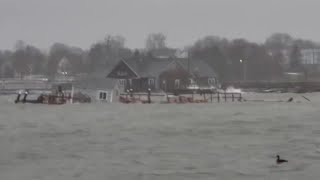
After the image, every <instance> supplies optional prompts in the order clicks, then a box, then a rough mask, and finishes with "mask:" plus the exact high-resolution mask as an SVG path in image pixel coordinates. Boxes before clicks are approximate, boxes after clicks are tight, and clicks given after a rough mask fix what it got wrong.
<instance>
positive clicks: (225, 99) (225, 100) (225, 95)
mask: <svg viewBox="0 0 320 180" xmlns="http://www.w3.org/2000/svg"><path fill="white" fill-rule="evenodd" d="M224 102H227V93H226V92H224Z"/></svg>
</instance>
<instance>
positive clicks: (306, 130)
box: [0, 94, 320, 180]
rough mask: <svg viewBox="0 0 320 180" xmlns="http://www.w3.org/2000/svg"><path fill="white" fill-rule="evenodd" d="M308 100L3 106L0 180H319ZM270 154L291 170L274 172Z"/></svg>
mask: <svg viewBox="0 0 320 180" xmlns="http://www.w3.org/2000/svg"><path fill="white" fill-rule="evenodd" d="M289 96H290V95H281V96H279V95H267V96H263V97H261V96H260V97H259V96H258V95H252V96H251V98H265V97H268V98H271V99H272V98H273V99H277V98H280V97H281V98H282V99H286V98H287V97H289ZM296 96H298V95H296ZM308 97H309V98H311V99H312V100H314V99H315V101H312V102H307V101H304V100H303V99H302V98H300V97H299V99H297V98H296V99H297V100H296V102H295V103H275V102H265V103H262V102H246V103H221V104H187V105H164V104H163V105H161V104H154V105H123V104H91V105H63V106H46V105H45V106H42V105H23V104H19V105H14V104H12V103H11V102H8V101H7V99H6V98H4V97H1V102H0V104H1V105H0V179H1V180H2V179H3V180H72V179H77V180H78V179H80V180H88V179H92V180H106V179H108V180H109V179H110V180H111V179H112V180H113V179H121V180H125V179H130V180H134V179H137V180H140V179H142V180H149V179H152V180H157V179H159V180H166V179H174V180H180V179H181V180H188V179H190V180H191V179H192V180H195V179H197V180H198V179H199V180H203V179H210V180H212V179H219V180H220V179H245V180H248V179H255V180H256V179H275V180H280V179H290V180H291V179H297V180H301V179H309V180H310V179H319V177H320V171H319V169H320V116H319V115H320V112H319V108H320V95H319V94H311V95H308ZM277 154H279V155H280V156H282V157H283V158H286V159H288V160H289V163H288V164H285V165H281V166H278V165H276V164H275V155H277Z"/></svg>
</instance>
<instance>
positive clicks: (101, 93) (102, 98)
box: [99, 91, 108, 101]
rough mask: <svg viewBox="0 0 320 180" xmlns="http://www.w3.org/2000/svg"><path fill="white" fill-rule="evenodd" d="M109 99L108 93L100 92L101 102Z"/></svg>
mask: <svg viewBox="0 0 320 180" xmlns="http://www.w3.org/2000/svg"><path fill="white" fill-rule="evenodd" d="M107 98H108V92H107V91H100V92H99V100H104V101H105V100H107Z"/></svg>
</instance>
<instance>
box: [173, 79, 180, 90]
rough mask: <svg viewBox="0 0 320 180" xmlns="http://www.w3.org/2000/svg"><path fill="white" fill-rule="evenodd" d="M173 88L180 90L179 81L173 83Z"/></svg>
mask: <svg viewBox="0 0 320 180" xmlns="http://www.w3.org/2000/svg"><path fill="white" fill-rule="evenodd" d="M174 88H175V89H179V88H180V79H176V80H175V81H174Z"/></svg>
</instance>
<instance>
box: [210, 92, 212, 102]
mask: <svg viewBox="0 0 320 180" xmlns="http://www.w3.org/2000/svg"><path fill="white" fill-rule="evenodd" d="M210 99H211V102H212V89H211V91H210Z"/></svg>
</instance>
